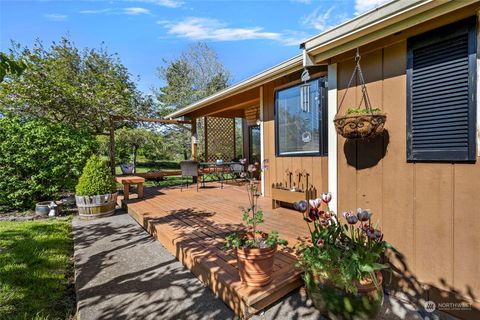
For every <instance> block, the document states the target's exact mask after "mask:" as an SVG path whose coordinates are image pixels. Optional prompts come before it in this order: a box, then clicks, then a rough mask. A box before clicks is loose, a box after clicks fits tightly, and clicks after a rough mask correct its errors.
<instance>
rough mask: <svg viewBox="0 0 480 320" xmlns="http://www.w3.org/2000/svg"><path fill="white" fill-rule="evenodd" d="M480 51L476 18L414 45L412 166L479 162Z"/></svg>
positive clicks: (409, 102)
mask: <svg viewBox="0 0 480 320" xmlns="http://www.w3.org/2000/svg"><path fill="white" fill-rule="evenodd" d="M476 51H477V44H476V19H475V18H474V17H473V18H471V19H466V20H462V21H460V22H457V23H454V24H451V25H448V26H445V27H442V28H439V29H436V30H433V31H430V32H428V33H424V34H421V35H419V36H416V37H414V38H410V39H409V40H408V62H407V90H408V92H407V159H408V160H412V161H450V162H451V161H474V160H475V153H476V150H475V149H476V146H475V131H476V78H477V77H476V73H477V71H476V61H477V56H476Z"/></svg>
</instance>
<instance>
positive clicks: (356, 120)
mask: <svg viewBox="0 0 480 320" xmlns="http://www.w3.org/2000/svg"><path fill="white" fill-rule="evenodd" d="M385 121H387V116H386V115H385V114H384V113H382V111H381V110H380V109H379V108H371V107H366V108H360V107H356V108H349V109H348V110H347V113H346V114H345V115H336V116H335V119H334V120H333V122H334V124H335V130H336V131H337V133H338V134H339V135H341V136H342V137H344V138H347V139H370V138H373V137H375V136H378V135H381V134H382V132H383V129H384V127H385Z"/></svg>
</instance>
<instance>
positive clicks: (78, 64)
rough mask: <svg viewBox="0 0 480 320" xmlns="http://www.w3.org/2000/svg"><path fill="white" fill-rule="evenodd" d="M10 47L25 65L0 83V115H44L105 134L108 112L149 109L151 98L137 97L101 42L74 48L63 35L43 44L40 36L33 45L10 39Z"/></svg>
mask: <svg viewBox="0 0 480 320" xmlns="http://www.w3.org/2000/svg"><path fill="white" fill-rule="evenodd" d="M10 52H11V55H12V57H15V58H16V59H18V60H22V61H25V62H26V63H27V64H28V69H26V70H25V71H24V72H23V74H22V76H12V77H9V79H7V80H6V81H4V82H2V83H0V112H1V113H3V114H12V115H18V116H21V117H23V118H28V119H33V118H42V119H48V120H50V121H54V122H61V123H65V124H68V125H70V126H72V127H75V128H87V129H89V131H90V132H92V133H93V134H104V133H106V132H107V131H108V127H109V125H110V124H109V116H110V115H111V114H114V115H146V114H149V112H151V108H152V101H151V99H145V98H144V97H142V95H141V94H140V92H139V91H138V90H137V88H136V85H135V83H134V82H133V81H132V80H131V76H130V74H129V73H128V70H127V68H126V67H125V66H124V65H123V64H122V63H121V61H120V59H119V58H118V56H117V55H115V54H113V55H112V54H110V53H108V51H107V49H106V48H105V47H104V46H103V45H102V47H101V48H100V49H98V50H97V49H88V48H85V49H83V50H79V49H78V48H76V47H75V45H74V43H72V42H71V41H70V40H69V39H68V38H66V37H62V38H61V39H60V41H59V42H58V43H55V42H54V43H52V45H51V46H50V47H48V48H46V47H45V46H44V45H43V43H42V42H40V41H37V42H36V43H35V45H34V46H33V48H32V49H29V48H21V47H20V45H19V44H17V43H13V44H12V48H11V49H10Z"/></svg>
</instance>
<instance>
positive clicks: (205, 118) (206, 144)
mask: <svg viewBox="0 0 480 320" xmlns="http://www.w3.org/2000/svg"><path fill="white" fill-rule="evenodd" d="M203 134H204V136H205V137H204V141H203V142H204V143H205V146H204V150H205V159H204V160H205V162H208V161H209V156H208V121H207V117H203Z"/></svg>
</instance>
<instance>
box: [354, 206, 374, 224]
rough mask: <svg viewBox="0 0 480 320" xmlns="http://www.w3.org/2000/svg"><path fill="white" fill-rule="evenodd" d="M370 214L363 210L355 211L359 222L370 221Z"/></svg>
mask: <svg viewBox="0 0 480 320" xmlns="http://www.w3.org/2000/svg"><path fill="white" fill-rule="evenodd" d="M370 216H371V214H370V212H368V210H364V209H362V208H358V209H357V218H358V220H360V221H368V220H369V219H370Z"/></svg>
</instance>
